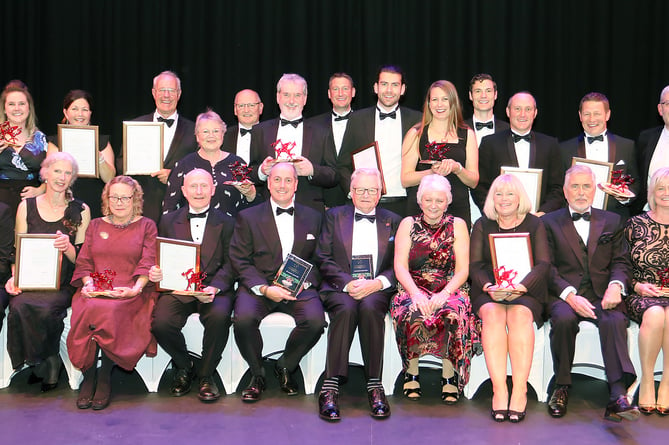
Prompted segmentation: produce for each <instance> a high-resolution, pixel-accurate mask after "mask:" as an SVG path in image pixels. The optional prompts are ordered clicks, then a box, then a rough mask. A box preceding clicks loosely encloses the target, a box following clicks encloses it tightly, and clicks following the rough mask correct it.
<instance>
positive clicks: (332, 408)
mask: <svg viewBox="0 0 669 445" xmlns="http://www.w3.org/2000/svg"><path fill="white" fill-rule="evenodd" d="M318 415H319V416H320V417H321V419H325V420H329V421H331V422H335V421H337V420H340V419H341V415H340V414H339V391H335V390H334V389H326V390H325V391H321V392H320V394H318Z"/></svg>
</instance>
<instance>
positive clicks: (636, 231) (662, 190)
mask: <svg viewBox="0 0 669 445" xmlns="http://www.w3.org/2000/svg"><path fill="white" fill-rule="evenodd" d="M648 205H649V207H650V210H649V211H648V212H646V213H643V214H641V215H637V216H634V217H632V218H630V219H629V220H628V221H627V224H626V225H625V238H626V239H627V242H628V243H629V248H630V254H631V256H632V284H633V289H632V292H630V295H628V296H627V298H626V299H625V304H626V305H627V312H628V314H629V317H630V318H631V319H632V320H634V321H636V322H637V323H639V324H640V325H641V328H640V329H639V355H640V358H641V385H640V386H639V410H640V411H641V412H642V413H644V414H651V413H653V412H655V411H656V410H657V412H658V414H660V415H663V416H666V415H669V377H668V375H669V262H667V258H669V241H668V240H669V168H667V167H664V168H661V169H659V170H657V171H656V172H655V173H654V174H653V176H652V178H651V179H650V184H648ZM660 350H662V351H663V354H664V366H663V369H662V380H661V381H660V386H659V388H658V391H657V398H656V397H655V378H654V369H655V362H656V361H657V356H658V354H659V352H660Z"/></svg>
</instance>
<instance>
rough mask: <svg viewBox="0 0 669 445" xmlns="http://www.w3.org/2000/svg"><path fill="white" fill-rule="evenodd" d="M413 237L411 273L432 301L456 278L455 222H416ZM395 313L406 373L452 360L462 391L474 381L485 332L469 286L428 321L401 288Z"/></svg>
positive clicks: (394, 304) (448, 219)
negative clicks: (474, 360)
mask: <svg viewBox="0 0 669 445" xmlns="http://www.w3.org/2000/svg"><path fill="white" fill-rule="evenodd" d="M409 236H410V237H411V250H410V252H409V270H410V272H411V277H412V278H413V280H414V282H415V283H416V285H418V287H419V288H421V289H423V290H424V291H426V293H427V294H428V295H430V294H432V293H436V292H439V291H440V290H442V289H443V288H444V286H446V284H448V282H449V281H450V280H451V278H452V277H453V274H454V273H455V253H454V251H453V242H454V233H453V216H451V215H445V216H444V218H442V220H441V222H439V223H437V224H435V225H430V224H428V223H426V222H425V221H424V219H423V217H422V215H421V216H420V217H415V218H414V223H413V226H412V228H411V231H410V234H409ZM397 287H398V291H399V293H398V294H397V295H395V298H393V301H392V303H391V307H390V313H391V315H392V317H393V322H394V325H395V335H396V338H397V344H398V347H399V350H400V355H401V356H402V363H403V367H404V369H405V370H406V369H407V367H408V364H409V360H412V359H415V358H419V357H421V356H422V355H425V354H431V355H434V356H437V357H439V358H441V359H448V360H449V361H450V362H451V363H452V364H453V367H454V368H455V372H457V373H458V375H459V376H460V378H459V382H458V383H459V390H460V391H462V389H463V388H464V386H465V384H466V383H467V382H468V381H469V365H470V362H471V357H472V355H473V354H474V353H476V354H480V353H481V351H482V349H481V342H480V336H479V333H480V326H479V325H477V323H476V321H475V317H474V316H473V315H472V311H471V305H470V303H469V286H468V285H467V284H466V283H465V284H464V285H463V286H462V287H461V288H460V289H459V290H458V291H457V292H455V293H454V294H453V295H451V297H450V298H449V299H448V300H447V301H446V304H445V305H444V306H443V307H442V308H441V309H439V310H438V311H436V312H435V313H434V314H432V315H430V316H428V317H425V316H423V315H422V314H421V312H420V311H419V310H418V309H415V310H414V309H412V307H411V306H412V300H411V296H410V295H409V294H408V293H407V292H406V291H405V290H404V289H403V288H402V286H401V285H400V284H398V286H397Z"/></svg>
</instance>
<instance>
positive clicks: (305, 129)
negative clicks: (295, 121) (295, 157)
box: [302, 122, 314, 158]
mask: <svg viewBox="0 0 669 445" xmlns="http://www.w3.org/2000/svg"><path fill="white" fill-rule="evenodd" d="M313 135H314V132H313V131H312V128H311V123H307V122H304V123H303V124H302V156H303V157H305V158H308V157H309V150H310V149H311V139H312V137H313Z"/></svg>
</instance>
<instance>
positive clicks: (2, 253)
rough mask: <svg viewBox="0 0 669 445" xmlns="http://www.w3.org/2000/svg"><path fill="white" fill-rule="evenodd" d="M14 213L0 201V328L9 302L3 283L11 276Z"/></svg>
mask: <svg viewBox="0 0 669 445" xmlns="http://www.w3.org/2000/svg"><path fill="white" fill-rule="evenodd" d="M15 219H16V215H14V214H13V213H12V211H11V208H10V207H9V206H8V205H7V204H5V203H4V202H0V228H1V229H0V311H1V312H0V329H2V322H3V320H4V319H5V309H7V305H8V304H9V294H8V293H7V292H6V291H5V283H6V282H7V279H8V278H9V277H11V276H12V269H11V266H12V262H13V261H12V257H13V256H14V220H15Z"/></svg>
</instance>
